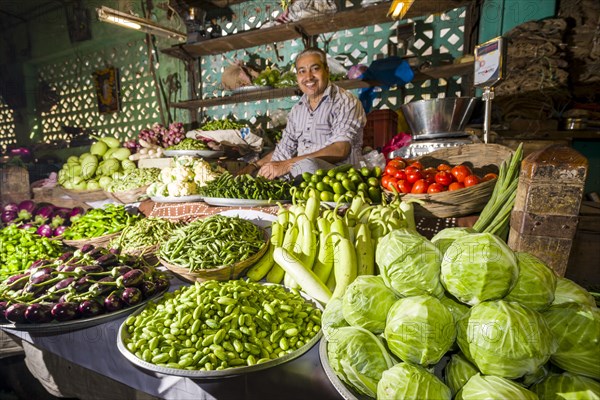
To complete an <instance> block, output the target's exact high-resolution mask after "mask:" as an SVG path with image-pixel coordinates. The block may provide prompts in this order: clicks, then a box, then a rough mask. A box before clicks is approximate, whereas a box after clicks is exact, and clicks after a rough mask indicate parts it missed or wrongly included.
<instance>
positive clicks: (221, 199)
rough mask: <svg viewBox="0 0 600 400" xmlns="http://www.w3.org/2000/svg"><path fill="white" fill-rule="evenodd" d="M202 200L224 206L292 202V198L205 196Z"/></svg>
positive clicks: (267, 204)
mask: <svg viewBox="0 0 600 400" xmlns="http://www.w3.org/2000/svg"><path fill="white" fill-rule="evenodd" d="M202 200H204V202H205V203H206V204H208V205H210V206H223V207H257V206H276V205H277V203H281V204H285V203H290V200H253V199H228V198H224V197H204V198H203V199H202Z"/></svg>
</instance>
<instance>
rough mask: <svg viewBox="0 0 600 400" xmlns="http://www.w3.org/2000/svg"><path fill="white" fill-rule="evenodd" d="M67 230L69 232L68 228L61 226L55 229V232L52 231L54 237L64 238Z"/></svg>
mask: <svg viewBox="0 0 600 400" xmlns="http://www.w3.org/2000/svg"><path fill="white" fill-rule="evenodd" d="M66 230H67V227H66V226H64V225H61V226H59V227H57V228H54V230H53V231H52V236H62V235H63V234H64V233H65V231H66Z"/></svg>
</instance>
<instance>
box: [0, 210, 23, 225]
mask: <svg viewBox="0 0 600 400" xmlns="http://www.w3.org/2000/svg"><path fill="white" fill-rule="evenodd" d="M18 216H19V215H18V213H17V212H16V211H6V210H5V211H2V215H1V216H0V219H1V220H2V222H3V223H5V224H7V225H8V224H10V223H11V222H13V221H14V220H16V219H17V218H18Z"/></svg>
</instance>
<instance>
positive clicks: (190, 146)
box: [167, 138, 208, 150]
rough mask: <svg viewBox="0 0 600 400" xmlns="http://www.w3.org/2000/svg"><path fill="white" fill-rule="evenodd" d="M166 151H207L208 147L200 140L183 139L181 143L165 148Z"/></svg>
mask: <svg viewBox="0 0 600 400" xmlns="http://www.w3.org/2000/svg"><path fill="white" fill-rule="evenodd" d="M167 150H208V145H207V144H206V143H204V142H203V141H202V140H198V139H194V138H185V139H183V140H182V141H181V142H179V143H177V144H174V145H173V146H169V147H167Z"/></svg>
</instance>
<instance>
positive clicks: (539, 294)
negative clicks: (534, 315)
mask: <svg viewBox="0 0 600 400" xmlns="http://www.w3.org/2000/svg"><path fill="white" fill-rule="evenodd" d="M515 254H516V256H517V263H518V265H519V278H518V279H517V284H516V285H515V287H514V288H513V290H511V291H510V293H509V294H508V295H507V296H506V297H505V298H504V300H507V301H518V302H519V303H521V304H523V305H525V306H527V307H529V308H532V309H534V310H536V311H542V310H545V309H546V308H548V307H549V306H550V304H552V301H554V291H555V289H556V274H555V273H554V271H552V270H551V269H550V268H549V267H548V266H547V265H546V264H544V262H543V261H542V260H540V259H539V258H537V257H536V256H534V255H532V254H529V253H522V252H517V253H515Z"/></svg>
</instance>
